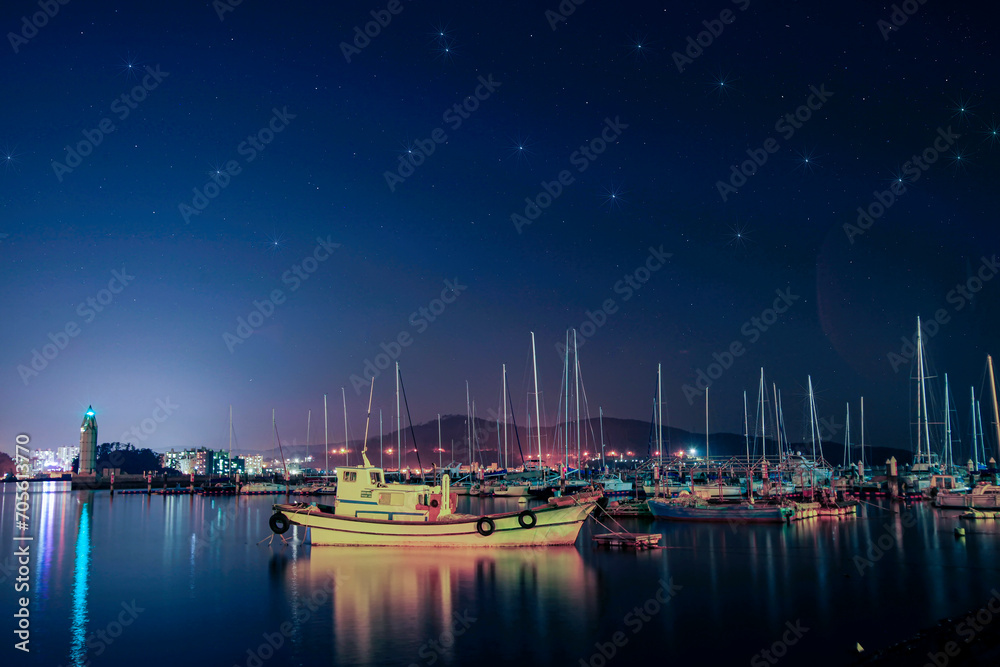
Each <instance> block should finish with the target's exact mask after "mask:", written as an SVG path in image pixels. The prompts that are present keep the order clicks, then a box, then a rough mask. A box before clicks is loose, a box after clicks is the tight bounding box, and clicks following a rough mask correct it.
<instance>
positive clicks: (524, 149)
mask: <svg viewBox="0 0 1000 667" xmlns="http://www.w3.org/2000/svg"><path fill="white" fill-rule="evenodd" d="M510 142H511V143H510V146H508V150H507V157H511V158H514V159H515V160H516V161H517V162H522V161H524V162H528V158H529V157H530V156H532V155H534V154H535V152H534V151H533V150H531V147H532V146H534V143H533V142H532V141H531V140H530V137H524V138H522V137H521V135H520V134H518V135H517V136H516V137H512V138H511V140H510Z"/></svg>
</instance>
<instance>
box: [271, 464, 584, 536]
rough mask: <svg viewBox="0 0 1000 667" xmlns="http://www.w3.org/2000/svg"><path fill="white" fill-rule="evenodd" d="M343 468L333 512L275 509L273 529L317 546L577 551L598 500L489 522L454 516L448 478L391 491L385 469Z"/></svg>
mask: <svg viewBox="0 0 1000 667" xmlns="http://www.w3.org/2000/svg"><path fill="white" fill-rule="evenodd" d="M362 457H363V459H364V463H363V465H359V466H356V467H353V468H340V469H338V471H337V477H338V479H339V480H340V481H339V486H338V494H337V499H336V501H335V504H334V506H333V507H332V508H331V507H329V506H319V505H318V504H316V503H312V504H308V503H290V504H277V505H274V511H275V513H274V514H273V515H272V516H271V519H270V526H271V529H272V530H273V531H274V532H275V533H277V534H279V535H280V534H283V533H285V532H286V531H287V530H288V529H289V527H290V526H292V525H297V526H303V527H306V528H310V529H311V543H312V544H313V545H316V546H320V545H323V546H326V545H330V546H435V547H468V546H476V547H519V546H546V545H557V544H565V545H568V544H573V543H575V542H576V538H577V535H579V533H580V529H581V528H582V527H583V522H584V521H585V520H586V519H587V517H588V516H590V514H591V512H593V511H594V509H595V508H596V507H597V502H598V500H599V499H600V497H601V496H600V494H577V495H574V496H567V497H562V498H553V499H551V500H550V501H549V502H548V503H547V504H546V505H544V506H542V507H538V508H535V509H525V510H521V511H515V512H504V513H500V514H489V515H470V514H456V513H455V512H454V511H453V508H454V507H455V504H456V503H457V494H455V493H452V492H451V489H450V481H449V477H448V475H447V474H446V475H444V476H443V477H442V480H441V485H440V486H429V485H426V484H386V483H385V481H384V473H383V471H382V469H381V468H378V467H375V466H372V465H371V464H370V463H369V462H368V458H367V456H365V455H364V454H362Z"/></svg>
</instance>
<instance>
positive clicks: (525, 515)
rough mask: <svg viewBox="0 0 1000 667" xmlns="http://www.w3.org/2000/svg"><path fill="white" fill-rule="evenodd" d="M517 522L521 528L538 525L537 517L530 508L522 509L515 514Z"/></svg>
mask: <svg viewBox="0 0 1000 667" xmlns="http://www.w3.org/2000/svg"><path fill="white" fill-rule="evenodd" d="M517 522H518V523H519V524H520V525H521V528H534V527H535V526H537V525H538V517H537V516H536V515H535V513H534V512H532V511H531V510H524V511H523V512H521V513H520V514H518V515H517Z"/></svg>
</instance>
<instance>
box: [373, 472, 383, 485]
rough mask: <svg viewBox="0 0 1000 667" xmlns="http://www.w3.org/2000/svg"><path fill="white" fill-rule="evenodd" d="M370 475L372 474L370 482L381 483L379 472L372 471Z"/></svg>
mask: <svg viewBox="0 0 1000 667" xmlns="http://www.w3.org/2000/svg"><path fill="white" fill-rule="evenodd" d="M371 476H372V484H381V483H382V475H381V474H379V473H377V472H373V473H372V474H371Z"/></svg>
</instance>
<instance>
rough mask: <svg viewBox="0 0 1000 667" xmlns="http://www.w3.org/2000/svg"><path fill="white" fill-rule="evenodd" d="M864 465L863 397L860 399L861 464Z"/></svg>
mask: <svg viewBox="0 0 1000 667" xmlns="http://www.w3.org/2000/svg"><path fill="white" fill-rule="evenodd" d="M864 463H865V397H864V396H862V397H861V464H862V465H864Z"/></svg>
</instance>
